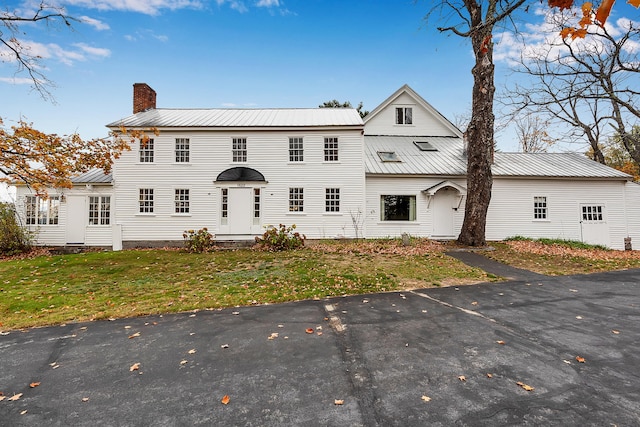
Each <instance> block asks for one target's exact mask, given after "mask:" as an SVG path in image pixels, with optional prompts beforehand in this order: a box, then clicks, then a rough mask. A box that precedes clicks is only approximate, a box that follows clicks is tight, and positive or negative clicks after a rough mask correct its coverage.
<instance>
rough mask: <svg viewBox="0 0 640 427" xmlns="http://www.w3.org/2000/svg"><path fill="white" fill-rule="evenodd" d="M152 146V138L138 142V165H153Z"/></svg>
mask: <svg viewBox="0 0 640 427" xmlns="http://www.w3.org/2000/svg"><path fill="white" fill-rule="evenodd" d="M154 144H155V142H154V140H153V138H149V139H147V140H146V141H145V140H144V139H143V140H141V141H140V163H153V153H154V150H153V148H154Z"/></svg>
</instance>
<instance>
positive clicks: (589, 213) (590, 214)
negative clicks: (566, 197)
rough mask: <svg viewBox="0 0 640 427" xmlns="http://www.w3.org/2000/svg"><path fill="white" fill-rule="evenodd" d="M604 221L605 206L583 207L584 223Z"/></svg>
mask: <svg viewBox="0 0 640 427" xmlns="http://www.w3.org/2000/svg"><path fill="white" fill-rule="evenodd" d="M602 221H604V206H603V205H582V222H602Z"/></svg>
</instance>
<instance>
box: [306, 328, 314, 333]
mask: <svg viewBox="0 0 640 427" xmlns="http://www.w3.org/2000/svg"><path fill="white" fill-rule="evenodd" d="M305 332H306V333H308V334H312V333H313V328H307V330H306V331H305Z"/></svg>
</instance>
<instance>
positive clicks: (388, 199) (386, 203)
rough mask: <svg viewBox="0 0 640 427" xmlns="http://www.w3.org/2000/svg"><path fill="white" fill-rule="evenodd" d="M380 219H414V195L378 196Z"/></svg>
mask: <svg viewBox="0 0 640 427" xmlns="http://www.w3.org/2000/svg"><path fill="white" fill-rule="evenodd" d="M380 220H381V221H415V220H416V196H403V195H383V196H380Z"/></svg>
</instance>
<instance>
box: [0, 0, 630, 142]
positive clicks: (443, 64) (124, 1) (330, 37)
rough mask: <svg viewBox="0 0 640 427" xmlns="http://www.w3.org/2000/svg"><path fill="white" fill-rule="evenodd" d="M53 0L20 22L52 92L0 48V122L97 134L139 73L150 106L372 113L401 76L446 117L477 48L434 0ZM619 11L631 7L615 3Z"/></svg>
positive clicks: (116, 113) (461, 95)
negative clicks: (46, 11) (60, 16)
mask: <svg viewBox="0 0 640 427" xmlns="http://www.w3.org/2000/svg"><path fill="white" fill-rule="evenodd" d="M52 1H53V2H55V3H56V4H58V5H60V6H62V7H64V8H65V10H66V12H67V13H68V15H70V16H73V17H76V18H78V19H79V22H75V21H74V22H72V27H71V29H69V28H67V27H66V26H65V25H44V24H43V23H39V24H27V25H24V26H23V27H22V30H23V32H24V34H23V35H21V41H22V42H23V44H25V45H29V46H30V47H31V49H33V52H37V53H38V54H39V55H40V56H41V57H42V61H41V64H42V66H43V67H44V68H42V69H41V71H42V72H43V74H45V75H46V76H47V77H48V78H49V79H50V80H51V81H52V82H54V83H55V87H53V88H51V89H50V91H51V94H52V96H53V98H54V101H51V100H43V99H42V97H41V96H40V94H39V93H38V92H36V91H34V90H33V88H32V86H31V82H30V81H29V79H28V78H27V77H28V75H26V74H25V73H17V72H16V70H17V68H16V65H15V63H14V62H12V61H10V60H8V59H7V58H8V57H7V56H3V55H2V51H1V50H0V117H1V118H2V119H3V120H4V124H5V126H7V125H11V124H14V123H15V122H16V121H17V120H19V119H20V118H22V119H24V120H25V121H27V122H31V123H33V126H34V127H35V128H37V129H39V130H41V131H44V132H47V133H57V134H70V133H75V132H77V133H79V134H80V136H81V137H83V138H85V139H90V138H96V137H104V136H107V134H108V130H107V129H106V127H105V125H106V124H107V123H111V122H113V121H116V120H118V119H120V118H123V117H126V116H128V115H130V114H131V113H132V90H133V89H132V88H133V84H134V83H147V84H149V85H150V86H151V87H152V88H154V89H155V90H156V92H157V107H158V108H222V107H241V108H279V107H300V108H304V107H317V106H318V105H319V104H321V103H323V102H324V101H327V100H331V99H337V100H339V101H350V102H351V103H352V104H353V105H357V104H358V103H359V102H363V104H364V108H365V109H366V110H372V109H373V108H375V107H376V106H377V105H378V104H380V103H381V102H383V101H384V100H385V99H386V98H387V97H388V96H389V95H391V94H392V93H393V92H394V91H395V90H397V89H398V88H400V87H401V86H402V85H403V84H408V85H409V86H411V87H412V88H413V89H414V90H415V91H416V92H418V93H419V94H420V95H421V96H422V97H423V98H425V99H426V100H427V101H428V102H429V103H430V104H431V105H433V106H434V107H435V108H436V109H437V110H439V111H440V112H441V113H442V114H443V115H444V116H445V117H447V118H449V119H450V120H451V121H453V122H454V123H455V122H456V121H457V119H456V117H457V116H461V115H465V114H467V115H468V112H469V111H470V105H471V91H472V86H473V80H472V76H471V68H472V66H473V62H474V59H473V54H472V51H471V47H470V44H469V41H468V40H467V39H464V38H460V37H457V36H455V35H452V34H450V33H440V32H439V31H438V30H437V28H436V27H437V26H439V25H443V24H444V23H446V22H445V21H443V17H442V15H441V14H439V13H436V14H433V15H432V16H430V18H429V19H428V20H425V15H426V14H427V12H428V11H429V10H430V9H431V8H432V7H433V5H434V4H436V2H429V1H424V0H417V1H415V0H367V1H365V0H209V1H207V0H52ZM39 3H40V1H39V0H36V1H33V0H27V1H4V2H2V4H0V9H3V10H11V11H13V10H18V11H20V12H21V13H23V14H27V15H28V14H29V11H30V10H34V9H33V8H34V6H37V5H38V4H39ZM50 3H51V2H50ZM535 4H536V5H538V6H537V9H535V8H532V9H531V10H530V11H529V13H527V14H525V15H523V16H522V18H524V19H525V20H526V22H528V23H529V25H528V26H527V27H526V28H527V31H532V32H536V31H543V27H541V26H540V25H538V21H540V20H541V19H542V18H541V17H540V15H539V14H538V12H537V10H539V9H540V7H542V6H540V4H539V3H538V2H535ZM544 4H546V2H543V5H544ZM534 9H535V10H534ZM616 13H617V14H618V15H619V16H622V15H624V14H625V13H630V14H633V15H634V16H635V17H636V19H637V18H638V15H639V13H638V11H637V10H636V9H633V8H631V7H630V6H627V5H625V4H624V3H623V2H622V0H618V2H617V4H616V8H615V9H614V14H616ZM522 28H525V27H524V26H523V27H522ZM501 41H502V45H501ZM494 42H496V86H497V87H498V89H499V88H500V86H501V85H502V84H504V82H505V81H507V80H508V79H509V78H513V77H512V76H510V74H509V72H508V65H509V64H508V56H509V54H511V55H513V54H515V53H516V52H517V50H518V49H519V48H515V49H514V46H515V42H513V40H511V39H510V38H508V37H494ZM498 147H499V148H500V149H502V150H503V151H515V150H516V149H517V142H516V141H514V138H513V135H510V134H509V133H508V132H507V133H506V134H503V135H498Z"/></svg>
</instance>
